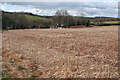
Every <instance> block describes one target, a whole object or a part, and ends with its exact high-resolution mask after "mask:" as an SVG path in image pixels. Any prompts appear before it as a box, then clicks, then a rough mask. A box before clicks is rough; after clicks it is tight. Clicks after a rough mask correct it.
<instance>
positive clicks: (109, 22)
mask: <svg viewBox="0 0 120 80" xmlns="http://www.w3.org/2000/svg"><path fill="white" fill-rule="evenodd" d="M90 23H91V24H97V23H93V22H90ZM118 23H120V22H119V21H105V22H102V24H118Z"/></svg>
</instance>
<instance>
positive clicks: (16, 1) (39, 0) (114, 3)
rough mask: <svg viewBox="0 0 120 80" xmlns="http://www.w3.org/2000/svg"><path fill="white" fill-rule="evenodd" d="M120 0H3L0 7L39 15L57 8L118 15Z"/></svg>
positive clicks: (98, 14) (80, 12)
mask: <svg viewBox="0 0 120 80" xmlns="http://www.w3.org/2000/svg"><path fill="white" fill-rule="evenodd" d="M118 1H119V0H109V1H108V0H84V1H83V0H66V1H65V0H64V1H63V0H54V1H50V0H36V1H35V0H24V2H23V1H22V2H21V0H2V2H1V4H0V8H1V9H2V10H4V11H9V12H31V13H34V14H38V15H47V16H51V15H54V14H55V12H56V11H57V10H61V9H65V10H67V11H68V13H69V14H71V15H73V16H80V15H81V14H82V13H84V14H85V16H87V17H95V16H105V17H117V16H118Z"/></svg>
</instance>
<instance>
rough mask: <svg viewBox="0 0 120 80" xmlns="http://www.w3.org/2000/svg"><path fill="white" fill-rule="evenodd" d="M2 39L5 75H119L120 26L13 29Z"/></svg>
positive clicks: (85, 76) (74, 76)
mask: <svg viewBox="0 0 120 80" xmlns="http://www.w3.org/2000/svg"><path fill="white" fill-rule="evenodd" d="M2 39H3V50H2V52H3V54H2V57H3V64H2V65H3V74H4V77H15V78H16V77H17V78H30V77H40V78H59V77H60V78H117V77H118V67H117V63H118V27H116V26H112V27H93V28H80V29H30V30H27V29H26V30H9V31H6V32H4V33H3V35H2ZM17 73H19V74H17ZM13 75H14V76H13Z"/></svg>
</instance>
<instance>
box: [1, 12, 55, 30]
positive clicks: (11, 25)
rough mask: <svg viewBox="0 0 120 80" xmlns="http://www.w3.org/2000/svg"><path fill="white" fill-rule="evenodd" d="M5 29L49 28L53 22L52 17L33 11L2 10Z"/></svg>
mask: <svg viewBox="0 0 120 80" xmlns="http://www.w3.org/2000/svg"><path fill="white" fill-rule="evenodd" d="M2 17H3V18H2V20H3V29H26V28H27V29H28V28H30V29H32V28H44V27H46V28H48V27H49V26H50V23H53V20H52V19H51V18H44V17H40V16H37V15H34V14H32V13H16V12H4V11H3V12H2Z"/></svg>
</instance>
